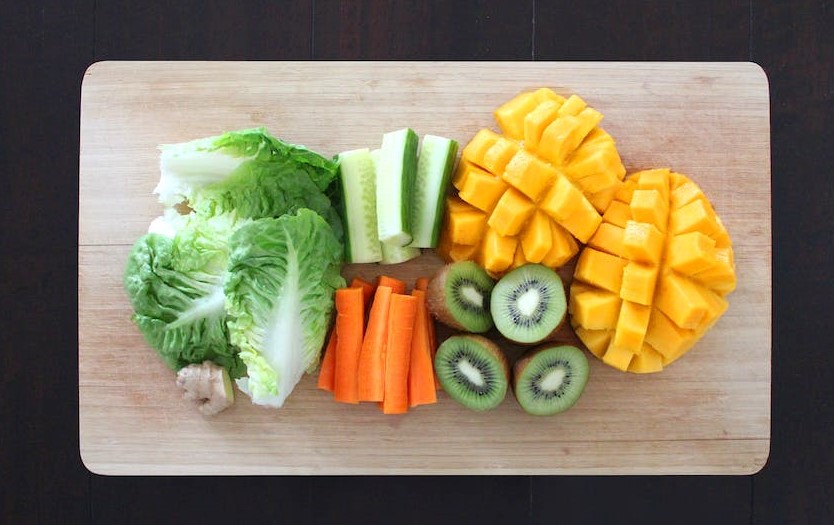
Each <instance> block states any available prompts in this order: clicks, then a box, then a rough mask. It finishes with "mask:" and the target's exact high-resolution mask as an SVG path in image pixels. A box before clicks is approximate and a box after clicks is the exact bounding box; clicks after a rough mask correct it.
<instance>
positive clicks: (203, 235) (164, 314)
mask: <svg viewBox="0 0 834 525" xmlns="http://www.w3.org/2000/svg"><path fill="white" fill-rule="evenodd" d="M248 222H249V221H241V220H239V219H237V218H236V216H235V215H234V214H233V213H229V214H223V215H219V216H216V217H211V218H203V217H199V216H196V215H193V214H192V215H188V216H176V215H173V216H168V217H167V218H160V219H157V220H156V221H154V223H153V226H152V228H151V230H152V233H148V234H146V235H145V236H143V237H141V238H140V239H139V240H138V241H137V242H136V243H135V244H134V246H133V249H132V250H131V252H130V256H129V257H128V262H127V268H126V270H125V275H124V285H125V290H126V291H127V294H128V296H129V298H130V302H131V304H132V305H133V309H134V311H135V313H134V315H133V320H134V322H135V323H136V325H137V326H138V327H139V330H140V331H141V332H142V334H143V335H144V336H145V339H146V340H147V341H148V344H150V346H151V347H153V348H154V349H155V350H156V351H157V352H158V353H159V355H160V356H161V357H162V359H163V360H164V361H165V363H166V364H167V365H168V366H169V367H170V368H172V369H174V370H179V369H180V368H182V367H184V366H187V365H189V364H192V363H201V362H203V361H204V360H210V361H213V362H215V363H217V364H218V365H220V366H223V367H224V368H226V369H228V370H229V373H230V374H231V376H232V377H235V378H237V377H240V376H241V375H243V373H244V371H245V368H244V367H243V364H242V362H241V361H240V359H239V358H238V357H237V351H236V349H234V348H233V347H232V346H231V344H230V342H229V333H228V329H227V326H226V311H225V295H224V293H223V285H224V279H225V277H226V270H227V265H228V259H229V246H228V240H229V238H230V236H231V234H232V232H233V231H234V230H235V229H237V228H238V227H240V226H242V225H243V224H246V223H248ZM157 231H158V232H162V233H156V232H157Z"/></svg>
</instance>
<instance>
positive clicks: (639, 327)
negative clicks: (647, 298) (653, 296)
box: [612, 301, 652, 354]
mask: <svg viewBox="0 0 834 525" xmlns="http://www.w3.org/2000/svg"><path fill="white" fill-rule="evenodd" d="M651 313H652V309H651V308H650V307H648V306H645V305H642V304H637V303H633V302H631V301H623V303H622V306H621V307H620V315H619V317H618V318H617V328H616V329H615V330H614V339H613V341H612V344H613V345H615V346H617V347H619V348H622V349H625V350H628V351H629V352H631V353H632V354H639V353H640V352H641V351H642V349H643V339H644V338H645V337H646V328H648V326H649V317H650V316H651Z"/></svg>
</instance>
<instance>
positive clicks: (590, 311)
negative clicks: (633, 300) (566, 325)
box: [570, 288, 622, 330]
mask: <svg viewBox="0 0 834 525" xmlns="http://www.w3.org/2000/svg"><path fill="white" fill-rule="evenodd" d="M621 304H622V300H621V299H620V297H619V296H618V295H617V294H615V293H612V292H606V291H604V290H598V289H595V288H591V289H589V290H588V291H586V292H580V293H578V294H576V295H575V296H572V297H571V303H570V308H571V315H572V316H573V319H574V321H576V322H577V323H579V324H580V325H581V326H583V327H585V328H586V329H588V330H610V329H612V328H614V327H615V326H617V319H618V317H619V315H620V305H621Z"/></svg>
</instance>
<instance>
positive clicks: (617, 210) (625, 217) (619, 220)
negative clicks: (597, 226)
mask: <svg viewBox="0 0 834 525" xmlns="http://www.w3.org/2000/svg"><path fill="white" fill-rule="evenodd" d="M632 219H633V217H632V216H631V207H630V206H629V205H628V204H626V203H624V202H621V201H618V200H614V201H612V202H611V204H609V205H608V208H607V209H606V210H605V214H604V215H603V216H602V220H603V221H605V222H607V223H610V224H613V225H614V226H619V227H620V228H625V226H626V223H627V222H628V221H630V220H632Z"/></svg>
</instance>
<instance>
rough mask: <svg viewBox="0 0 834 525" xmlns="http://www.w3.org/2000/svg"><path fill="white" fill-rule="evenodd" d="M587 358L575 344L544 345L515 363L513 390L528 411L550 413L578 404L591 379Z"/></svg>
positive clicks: (538, 413)
mask: <svg viewBox="0 0 834 525" xmlns="http://www.w3.org/2000/svg"><path fill="white" fill-rule="evenodd" d="M588 372H589V366H588V359H587V358H586V357H585V353H584V352H583V351H582V350H580V349H578V348H576V347H575V346H568V345H563V346H543V347H541V348H537V349H535V350H532V351H531V352H529V353H528V354H527V355H525V356H524V357H522V358H521V359H519V360H518V361H516V363H515V365H514V366H513V393H514V394H515V398H516V399H517V400H518V404H519V405H521V408H523V409H524V411H525V412H527V413H528V414H532V415H534V416H549V415H552V414H558V413H559V412H564V411H565V410H567V409H569V408H570V407H572V406H573V405H574V403H576V401H577V400H578V399H579V396H581V395H582V391H583V390H585V384H586V383H587V382H588Z"/></svg>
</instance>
